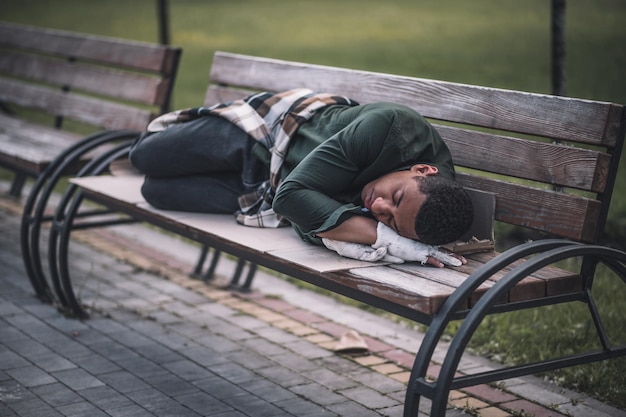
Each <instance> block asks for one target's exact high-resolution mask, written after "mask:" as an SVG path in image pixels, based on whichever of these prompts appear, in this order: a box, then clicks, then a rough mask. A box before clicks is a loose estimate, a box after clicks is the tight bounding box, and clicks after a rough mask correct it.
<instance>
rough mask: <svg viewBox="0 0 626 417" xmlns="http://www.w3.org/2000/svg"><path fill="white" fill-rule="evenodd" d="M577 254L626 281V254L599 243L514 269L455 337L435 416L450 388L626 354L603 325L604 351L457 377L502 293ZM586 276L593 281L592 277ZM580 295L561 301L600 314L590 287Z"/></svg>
mask: <svg viewBox="0 0 626 417" xmlns="http://www.w3.org/2000/svg"><path fill="white" fill-rule="evenodd" d="M577 256H584V257H585V258H594V259H597V260H599V261H602V262H604V263H605V264H606V265H608V266H610V267H611V268H612V269H613V271H615V272H616V273H617V274H619V275H620V276H621V278H622V280H623V281H624V280H626V253H624V252H621V251H618V250H615V249H610V248H606V247H603V246H596V245H567V246H564V247H559V248H555V249H552V250H549V251H547V252H544V253H542V254H540V255H537V256H535V257H534V258H532V259H530V260H527V261H526V262H524V263H523V264H521V265H519V266H517V267H515V268H513V269H512V270H511V271H509V272H508V273H506V274H505V276H504V277H502V278H501V279H500V280H499V281H498V282H497V283H496V284H495V285H494V286H493V287H492V288H491V289H489V290H488V291H487V292H486V293H485V295H484V296H483V297H481V298H480V300H478V302H477V303H476V305H475V306H474V307H473V308H472V310H471V311H470V312H469V314H468V315H467V317H466V318H465V320H464V321H463V323H462V324H461V326H460V328H459V330H458V331H457V333H456V335H455V336H454V338H453V340H452V343H451V344H450V347H449V349H448V353H447V354H446V358H445V360H444V362H443V364H442V367H441V371H440V372H439V377H438V379H437V383H436V385H435V387H434V390H433V393H432V408H431V416H443V415H444V414H445V411H446V404H447V399H448V395H449V392H450V389H455V388H462V387H464V386H471V385H476V384H479V383H485V382H492V381H496V380H500V379H509V378H515V377H519V376H523V375H530V374H534V373H540V372H546V371H550V370H554V369H559V368H562V367H565V366H572V365H580V364H583V363H589V362H594V361H599V360H604V359H609V358H615V357H618V356H624V355H626V345H622V346H609V345H608V338H607V337H606V335H605V334H604V331H603V329H602V327H601V326H599V327H598V328H597V330H598V336H599V337H600V339H601V342H602V345H603V350H601V351H591V352H584V353H579V354H575V355H569V356H564V357H561V358H557V359H551V360H546V361H541V362H536V363H533V364H527V365H521V366H512V367H508V368H505V369H501V370H496V371H490V372H484V373H482V374H478V375H471V376H467V377H461V378H456V379H455V378H454V374H455V372H456V370H457V368H458V364H459V362H460V360H461V356H462V355H463V352H464V351H465V349H466V348H467V345H468V343H469V341H470V340H471V337H472V336H473V334H474V332H475V331H476V329H477V328H478V326H479V325H480V323H481V322H482V321H483V319H484V318H485V316H486V315H487V314H489V312H490V310H492V308H493V307H494V306H495V305H496V304H497V303H498V300H499V299H501V297H502V296H504V295H506V294H507V293H508V291H509V290H510V289H511V288H512V287H513V286H515V285H516V284H517V283H518V282H519V281H521V280H522V279H524V278H525V277H527V276H528V275H530V274H532V273H533V272H535V271H537V270H539V269H541V268H543V267H545V266H548V265H550V264H553V263H555V262H557V261H561V260H564V259H569V258H573V257H577ZM585 278H586V279H588V280H592V276H588V277H585ZM625 282H626V281H625ZM579 295H580V297H579V298H571V299H569V300H567V299H566V298H563V299H561V300H562V301H560V302H565V301H575V300H577V301H584V302H586V303H587V305H588V306H589V307H590V311H591V313H592V315H594V314H595V313H597V312H595V313H594V308H593V305H594V303H593V302H591V303H590V298H589V297H590V288H587V289H584V291H583V292H582V293H581V294H579ZM599 320H600V318H599V316H597V317H594V322H595V321H598V322H599Z"/></svg>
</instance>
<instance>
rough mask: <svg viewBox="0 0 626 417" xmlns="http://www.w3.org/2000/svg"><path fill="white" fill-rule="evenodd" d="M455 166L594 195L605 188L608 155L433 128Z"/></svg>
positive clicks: (470, 132)
mask: <svg viewBox="0 0 626 417" xmlns="http://www.w3.org/2000/svg"><path fill="white" fill-rule="evenodd" d="M435 128H436V129H437V131H438V132H439V133H440V134H441V136H442V138H443V139H444V140H445V142H446V144H447V145H448V147H449V148H450V151H451V152H452V158H453V160H454V163H455V165H458V166H462V167H467V168H473V169H479V170H485V171H488V172H492V173H495V174H501V175H507V176H512V177H516V178H523V179H527V180H532V181H538V182H543V183H547V184H551V185H557V186H561V187H571V188H577V189H580V190H584V191H591V192H594V193H601V192H604V189H605V187H606V185H607V175H608V169H609V165H610V162H611V157H610V155H608V154H606V153H604V152H598V151H593V150H589V149H582V148H576V147H572V146H563V145H558V144H553V143H545V142H537V141H533V140H526V139H518V138H512V137H506V136H501V135H493V134H488V133H484V132H478V131H474V130H467V129H459V128H455V127H450V126H443V125H435Z"/></svg>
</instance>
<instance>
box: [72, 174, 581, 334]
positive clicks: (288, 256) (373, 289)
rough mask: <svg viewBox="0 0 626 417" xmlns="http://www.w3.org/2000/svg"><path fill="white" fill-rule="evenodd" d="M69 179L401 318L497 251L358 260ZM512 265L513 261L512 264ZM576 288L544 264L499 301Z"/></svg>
mask: <svg viewBox="0 0 626 417" xmlns="http://www.w3.org/2000/svg"><path fill="white" fill-rule="evenodd" d="M71 182H72V183H73V184H75V185H77V186H79V187H80V188H81V189H82V190H83V192H84V193H85V195H86V196H87V197H88V198H89V199H90V200H92V201H94V202H99V203H102V204H104V205H105V206H107V207H110V208H114V209H115V210H117V211H119V212H121V213H125V214H128V215H130V216H132V217H133V218H136V219H139V220H143V221H147V222H149V223H151V224H156V225H159V226H161V227H163V228H164V229H167V230H170V231H173V232H175V233H177V234H180V235H183V236H186V237H189V238H191V239H194V240H197V241H200V242H202V243H205V244H207V245H209V246H211V247H215V248H218V249H220V250H222V251H224V252H228V253H232V254H234V255H236V256H239V257H241V258H243V259H246V260H248V261H250V262H254V263H256V264H259V265H263V266H267V267H268V268H271V269H274V270H276V271H278V272H283V273H286V274H289V275H293V276H296V277H298V278H300V279H303V280H305V281H308V282H312V283H314V284H316V285H319V286H321V287H323V288H330V289H333V290H335V291H337V292H339V293H343V294H346V295H350V296H351V297H353V298H356V299H358V300H362V301H364V302H369V303H372V300H371V298H372V297H375V298H379V299H380V301H377V302H376V303H375V304H380V305H385V304H387V302H390V303H391V304H393V305H397V306H402V307H403V308H402V309H394V310H397V311H396V312H397V313H399V314H401V315H403V316H406V317H407V318H411V319H415V318H416V317H420V318H421V321H426V322H428V321H429V320H428V319H424V318H425V317H430V316H432V315H434V314H435V313H436V312H437V310H438V309H439V308H440V307H441V305H442V304H443V302H444V301H445V300H446V299H447V298H448V297H449V296H450V295H451V294H452V293H453V292H454V291H455V290H456V289H457V288H458V287H459V285H461V284H462V283H463V282H465V280H466V279H467V277H468V276H469V274H471V273H472V272H473V271H474V270H476V269H478V267H479V266H481V265H483V264H484V263H486V262H487V261H489V260H491V259H493V258H494V257H496V256H497V255H498V254H497V253H496V252H486V253H478V254H473V255H468V256H467V259H468V263H467V264H466V265H463V266H461V267H458V268H433V267H431V266H422V265H420V264H419V263H405V264H400V265H394V264H385V263H381V262H378V263H370V262H363V261H358V260H354V259H348V258H344V257H341V256H339V255H337V254H336V253H335V252H332V251H329V250H327V249H326V248H324V247H321V246H316V245H312V244H309V243H306V242H303V241H302V240H300V239H299V237H298V236H297V235H296V233H295V232H294V231H293V230H292V229H291V228H290V227H283V228H278V229H261V228H255V227H245V226H242V225H239V224H237V223H236V221H235V219H234V217H233V216H232V215H225V214H224V215H218V214H201V213H188V212H177V211H167V210H158V209H155V208H154V207H152V206H150V205H149V204H148V203H147V202H146V201H145V200H144V198H143V196H142V195H141V190H140V188H141V184H142V182H143V178H142V177H141V176H111V175H101V176H95V177H81V178H73V179H72V180H71ZM517 264H519V262H518V263H515V264H513V265H511V267H513V266H516V265H517ZM509 270H510V267H509V268H505V269H503V270H502V271H500V272H499V273H497V274H495V275H493V276H491V277H490V278H489V279H488V280H487V281H485V282H484V283H482V284H481V285H480V286H479V287H478V288H477V289H476V290H475V291H474V293H473V294H472V296H471V297H470V298H469V299H468V300H467V303H466V304H465V306H464V307H465V308H470V307H471V306H473V305H474V304H475V303H476V302H477V301H478V300H479V299H480V297H481V295H482V294H484V292H485V291H486V290H488V289H489V288H490V287H491V286H493V284H494V283H495V282H496V281H497V280H498V279H499V278H500V277H502V276H503V275H504V274H505V273H506V272H508V271H509ZM580 288H581V277H580V275H579V274H578V273H573V272H570V271H566V270H563V269H559V268H555V267H545V268H542V269H541V270H539V271H537V272H535V273H533V274H532V275H531V276H529V277H526V278H524V279H523V280H522V281H520V282H519V283H518V284H517V285H516V286H515V287H513V288H512V289H511V290H510V291H509V294H508V297H506V299H503V300H501V301H502V303H503V304H507V303H510V302H518V301H527V300H531V299H542V298H545V297H547V296H549V295H561V294H564V293H573V292H576V291H580Z"/></svg>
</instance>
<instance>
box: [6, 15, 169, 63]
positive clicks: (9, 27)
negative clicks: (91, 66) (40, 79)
mask: <svg viewBox="0 0 626 417" xmlns="http://www.w3.org/2000/svg"><path fill="white" fill-rule="evenodd" d="M0 45H5V46H10V47H19V48H24V49H29V50H33V51H39V52H45V53H50V54H57V55H60V56H65V57H71V58H75V59H86V60H91V61H94V62H102V63H108V64H114V65H122V66H125V67H128V68H134V69H138V70H145V71H153V72H162V71H164V69H167V68H169V69H170V70H171V69H172V68H173V67H174V66H173V65H172V64H173V62H172V60H173V59H177V58H176V57H175V56H174V55H176V54H172V50H174V49H177V48H167V47H164V46H161V45H157V44H151V43H146V42H138V41H133V40H126V39H124V40H121V39H115V38H110V37H105V36H96V35H90V34H83V33H72V32H66V31H62V30H55V29H44V28H35V27H29V26H23V25H17V24H12V23H6V22H3V23H1V24H0ZM177 53H179V52H177Z"/></svg>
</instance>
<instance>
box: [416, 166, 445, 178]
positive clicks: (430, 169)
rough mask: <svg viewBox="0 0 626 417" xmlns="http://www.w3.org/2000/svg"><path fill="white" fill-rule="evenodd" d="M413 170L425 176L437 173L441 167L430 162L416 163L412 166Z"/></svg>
mask: <svg viewBox="0 0 626 417" xmlns="http://www.w3.org/2000/svg"><path fill="white" fill-rule="evenodd" d="M411 172H412V173H414V174H416V175H420V176H424V177H425V176H428V175H437V173H438V172H439V168H437V167H436V166H433V165H428V164H415V165H413V166H412V167H411Z"/></svg>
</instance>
